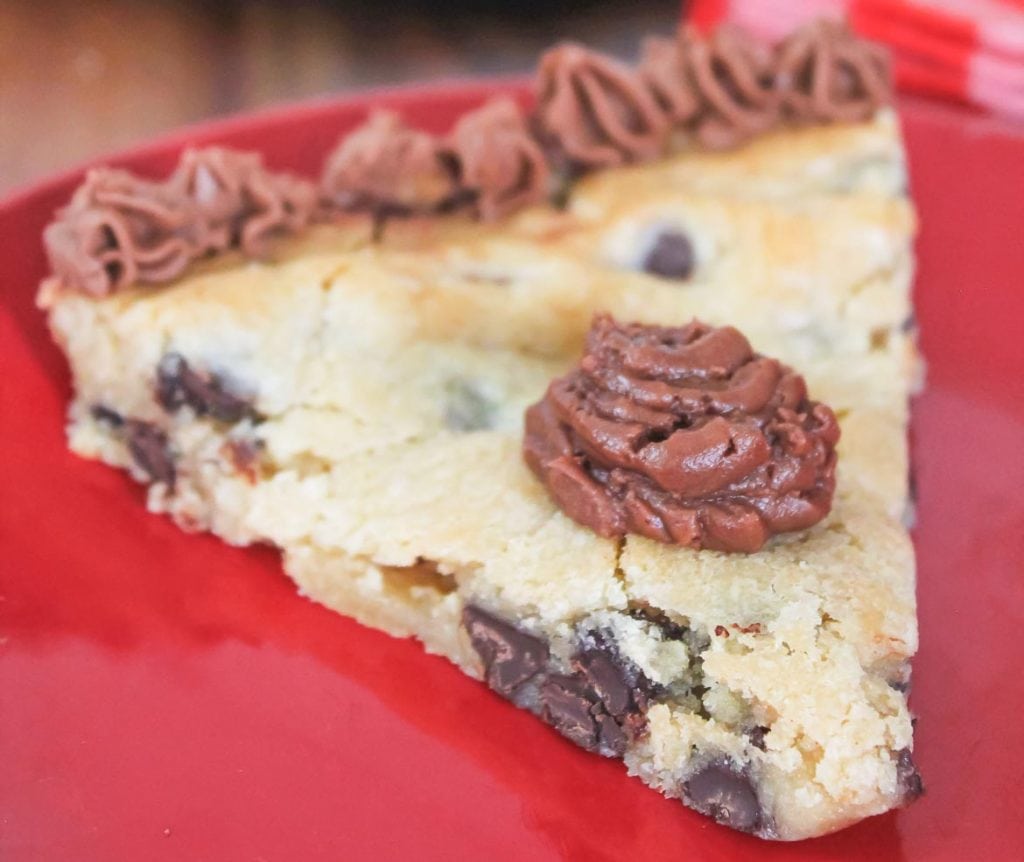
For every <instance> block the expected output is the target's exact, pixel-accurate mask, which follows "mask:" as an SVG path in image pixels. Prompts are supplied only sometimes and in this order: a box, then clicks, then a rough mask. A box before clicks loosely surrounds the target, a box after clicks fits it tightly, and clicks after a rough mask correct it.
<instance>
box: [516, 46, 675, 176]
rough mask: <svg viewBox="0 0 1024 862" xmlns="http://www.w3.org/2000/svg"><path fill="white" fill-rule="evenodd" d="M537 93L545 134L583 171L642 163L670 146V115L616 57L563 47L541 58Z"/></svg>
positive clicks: (539, 114)
mask: <svg viewBox="0 0 1024 862" xmlns="http://www.w3.org/2000/svg"><path fill="white" fill-rule="evenodd" d="M536 91H537V108H536V119H537V124H538V127H539V130H540V134H541V135H542V136H543V137H544V138H545V139H547V140H550V141H551V142H553V143H554V145H555V146H556V147H558V148H559V149H560V150H561V151H562V152H563V153H564V155H565V157H566V158H568V159H569V160H570V161H571V162H573V163H575V164H576V165H578V166H580V167H583V168H599V167H610V166H614V165H621V164H624V163H626V162H636V161H642V160H644V159H650V158H654V157H655V156H657V155H659V154H660V153H661V152H662V150H663V149H664V147H665V143H666V135H667V132H668V118H667V116H666V115H665V112H664V110H663V109H662V108H661V107H660V106H659V105H658V103H657V101H656V100H655V98H654V96H653V95H652V94H651V92H650V91H649V90H648V89H647V87H646V86H645V85H644V82H643V80H642V79H641V77H640V75H639V74H638V73H636V72H634V71H633V70H632V69H630V68H629V67H628V66H626V65H625V64H623V63H620V62H618V61H617V60H613V59H612V58H611V57H606V56H604V55H603V54H599V53H598V52H596V51H591V50H589V49H588V48H584V47H583V46H582V45H577V44H574V43H568V44H564V45H559V46H558V47H556V48H553V49H551V50H550V51H548V52H547V53H546V54H544V56H543V57H541V61H540V67H539V69H538V73H537V83H536Z"/></svg>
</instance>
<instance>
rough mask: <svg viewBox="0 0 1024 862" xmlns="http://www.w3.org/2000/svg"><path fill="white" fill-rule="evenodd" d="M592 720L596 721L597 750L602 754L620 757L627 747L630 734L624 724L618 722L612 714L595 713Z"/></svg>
mask: <svg viewBox="0 0 1024 862" xmlns="http://www.w3.org/2000/svg"><path fill="white" fill-rule="evenodd" d="M594 720H595V721H596V722H597V738H598V750H599V751H601V752H602V753H604V754H609V755H613V756H615V757H622V756H623V755H624V754H625V753H626V749H627V748H628V747H629V740H630V734H629V733H628V732H627V730H626V727H629V726H630V725H629V723H628V722H627V723H626V724H625V725H622V724H619V722H618V721H616V720H615V718H614V717H613V716H610V715H597V716H595V718H594Z"/></svg>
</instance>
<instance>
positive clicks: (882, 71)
mask: <svg viewBox="0 0 1024 862" xmlns="http://www.w3.org/2000/svg"><path fill="white" fill-rule="evenodd" d="M775 87H776V89H777V90H778V92H780V93H781V94H782V106H783V110H784V111H785V112H786V115H787V116H788V117H789V118H791V119H794V120H796V121H798V122H812V123H813V122H818V123H831V122H846V123H856V122H861V121H863V120H866V119H868V118H869V117H870V116H871V115H872V114H874V112H875V111H876V110H878V108H880V107H881V106H882V105H885V104H887V103H888V102H889V100H890V99H891V94H892V74H891V69H890V63H889V53H888V51H886V49H885V48H883V47H882V46H881V45H877V44H875V43H873V42H866V41H864V40H863V39H857V38H856V37H855V36H854V35H853V34H852V33H851V32H850V31H849V30H848V29H847V28H846V27H845V26H844V25H843V24H841V23H839V22H838V21H829V20H824V19H823V20H820V21H815V22H813V23H811V24H809V25H807V26H806V27H803V28H801V29H800V30H798V31H797V32H795V33H794V34H793V35H791V36H790V37H788V38H787V39H785V40H784V41H783V42H782V44H781V45H780V46H779V48H778V50H777V52H776V69H775Z"/></svg>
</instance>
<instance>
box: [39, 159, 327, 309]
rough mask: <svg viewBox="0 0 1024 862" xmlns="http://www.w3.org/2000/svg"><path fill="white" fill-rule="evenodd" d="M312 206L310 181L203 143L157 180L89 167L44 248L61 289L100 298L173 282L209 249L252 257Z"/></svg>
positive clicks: (306, 216)
mask: <svg viewBox="0 0 1024 862" xmlns="http://www.w3.org/2000/svg"><path fill="white" fill-rule="evenodd" d="M315 205H316V191H315V188H314V187H313V185H312V184H311V183H308V182H305V181H303V180H300V179H298V178H296V177H292V176H290V175H287V174H274V173H271V172H270V171H268V170H267V169H266V168H265V167H264V166H263V160H262V158H261V157H260V156H259V155H257V154H249V153H240V152H233V151H231V150H225V149H221V148H217V147H211V148H209V149H205V150H190V151H188V152H186V153H185V154H184V155H183V156H182V158H181V161H180V163H179V166H178V168H177V170H176V171H175V173H174V174H172V175H171V177H170V178H168V179H167V180H165V181H163V182H154V181H150V180H144V179H140V178H139V177H136V176H134V175H133V174H131V173H129V172H128V171H123V170H115V169H110V168H100V169H97V170H93V171H90V172H89V174H88V175H87V177H86V180H85V182H84V183H83V184H82V185H81V186H80V187H79V188H78V190H77V191H76V192H75V194H74V196H73V197H72V199H71V202H70V203H69V204H68V205H67V206H66V207H64V208H63V209H62V210H60V211H59V212H58V214H57V218H56V219H55V220H54V222H53V223H52V224H51V225H49V227H47V229H46V231H45V232H44V234H43V242H44V244H45V246H46V252H47V255H48V257H49V259H50V266H51V269H52V271H53V273H54V274H55V275H56V276H57V278H58V280H59V282H60V285H61V287H62V288H64V289H70V290H77V291H80V292H82V293H87V294H90V295H92V296H105V295H106V294H109V293H112V292H114V291H116V290H119V289H120V288H123V287H127V286H128V285H130V284H134V283H139V284H158V283H162V282H167V281H173V280H174V279H176V278H177V277H178V276H180V275H181V274H182V272H183V271H184V270H185V268H186V267H187V266H188V265H189V264H190V263H191V262H192V261H194V260H196V259H198V258H200V257H203V256H205V255H207V254H209V253H212V252H218V251H223V250H225V249H228V248H234V247H240V248H241V249H242V251H243V252H245V253H246V254H249V255H253V256H260V255H262V254H263V253H264V251H265V250H266V244H267V239H268V238H269V237H270V236H271V235H272V234H276V233H294V232H297V231H299V230H301V229H302V228H303V227H305V225H306V224H307V223H308V222H309V221H310V219H311V218H312V216H313V213H314V208H315Z"/></svg>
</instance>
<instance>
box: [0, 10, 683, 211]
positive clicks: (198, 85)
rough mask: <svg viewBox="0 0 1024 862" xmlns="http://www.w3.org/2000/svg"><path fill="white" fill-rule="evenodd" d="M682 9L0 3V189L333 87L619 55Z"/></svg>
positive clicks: (667, 25)
mask: <svg viewBox="0 0 1024 862" xmlns="http://www.w3.org/2000/svg"><path fill="white" fill-rule="evenodd" d="M680 8H681V3H680V0H640V2H628V0H619V2H615V0H576V2H566V0H545V2H531V0H513V2H508V3H496V2H487V0H477V2H469V0H446V2H429V0H386V2H380V0H378V2H373V0H334V2H330V0H294V2H288V0H277V2H274V0H250V2H245V0H212V2H201V0H192V2H189V0H0V195H3V194H4V193H5V192H7V191H9V190H10V189H12V188H13V187H15V186H18V185H22V184H24V183H26V182H29V181H31V180H33V179H35V178H37V177H40V176H42V175H45V174H47V173H50V172H52V171H53V170H55V169H59V168H62V167H67V166H71V165H73V164H75V163H77V162H79V161H81V160H83V159H87V158H90V157H93V156H98V155H101V154H104V153H106V152H109V151H111V150H114V149H118V148H120V147H123V146H126V145H128V144H131V143H133V142H135V141H139V140H142V139H144V138H147V137H150V136H152V135H154V134H156V133H158V132H161V131H163V130H166V129H170V128H173V127H175V126H180V125H182V124H183V123H188V122H193V121H196V120H201V119H204V118H207V117H213V116H217V115H222V114H229V113H233V112H236V111H241V110H247V109H252V108H258V107H262V106H265V105H270V104H274V103H279V102H284V101H290V100H295V99H303V98H309V97H315V96H322V95H327V94H331V93H337V92H339V91H343V90H347V89H351V88H359V87H368V86H374V85H379V84H393V83H398V82H402V81H413V80H416V81H426V80H431V79H438V78H448V77H458V76H466V75H478V74H486V75H504V74H515V73H523V72H527V71H529V70H530V69H531V68H532V67H533V65H534V62H535V61H536V58H537V55H538V54H539V52H540V51H541V50H542V49H543V48H545V47H546V46H548V45H550V44H551V43H552V42H555V41H557V40H558V39H561V38H575V39H579V40H581V41H584V42H586V43H588V44H590V45H593V46H594V47H598V48H601V49H604V50H608V51H610V52H612V53H615V54H619V55H621V56H624V57H630V56H633V55H634V54H635V52H636V48H637V44H638V42H639V40H640V38H641V36H642V35H643V34H645V33H649V32H651V31H654V30H660V31H663V32H666V33H667V32H671V30H672V28H673V27H674V25H675V24H676V22H677V21H678V20H679V13H680Z"/></svg>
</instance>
